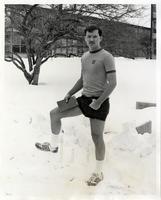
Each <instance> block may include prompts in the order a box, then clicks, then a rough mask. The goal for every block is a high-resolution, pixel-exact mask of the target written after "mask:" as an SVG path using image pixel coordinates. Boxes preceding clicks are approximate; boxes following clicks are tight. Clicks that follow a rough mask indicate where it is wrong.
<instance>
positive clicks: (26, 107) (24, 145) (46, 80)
mask: <svg viewBox="0 0 161 200" xmlns="http://www.w3.org/2000/svg"><path fill="white" fill-rule="evenodd" d="M25 62H26V60H25ZM116 69H117V79H118V84H117V88H116V89H115V91H114V92H113V94H112V95H111V108H110V114H109V116H108V118H107V120H106V125H105V134H104V139H105V143H106V159H105V166H104V181H103V182H101V183H100V184H99V185H98V186H97V187H88V186H87V185H86V183H85V180H86V179H87V178H89V176H90V174H91V172H92V170H93V168H94V165H95V157H94V145H93V142H92V139H91V136H90V127H89V120H88V119H87V118H85V117H83V116H78V117H72V118H66V119H63V120H62V122H63V123H62V130H63V132H64V133H63V132H62V133H61V136H60V151H59V153H58V154H52V153H47V152H41V151H39V150H37V149H36V148H35V142H44V141H50V134H51V130H50V121H49V112H50V110H51V109H53V108H54V107H55V106H56V101H58V100H60V99H62V98H63V97H64V96H65V94H66V93H67V91H68V90H69V89H71V87H72V86H73V85H74V83H75V82H76V81H77V79H78V78H79V75H80V70H81V69H80V58H55V59H54V58H53V59H51V60H49V61H48V62H47V63H45V64H44V65H43V66H42V68H41V74H40V84H39V86H33V85H28V83H27V82H26V80H25V79H24V77H23V75H22V73H21V72H20V71H19V70H18V69H16V67H15V66H13V64H12V63H5V66H4V69H3V76H1V81H2V83H3V84H2V85H3V87H2V86H1V92H2V94H3V98H1V101H2V103H1V113H3V115H1V116H0V117H1V122H2V126H1V129H0V131H1V134H0V137H1V138H0V152H1V160H0V161H1V170H0V199H1V200H6V199H14V200H21V199H23V200H30V199H31V200H51V199H52V200H68V199H69V200H77V199H83V200H86V199H88V200H90V199H92V200H93V199H109V200H115V199H116V200H117V199H128V200H131V199H144V198H146V199H157V197H158V196H157V195H158V189H159V183H158V182H157V181H156V180H157V176H158V172H157V164H158V163H157V157H158V156H157V155H158V154H157V145H159V142H158V140H157V138H158V135H157V134H158V132H159V130H158V129H157V121H158V120H157V107H149V108H145V109H142V110H136V102H137V101H145V102H152V103H156V102H157V94H156V71H157V67H156V61H155V60H145V59H136V60H131V59H126V58H116ZM79 95H80V93H78V94H77V95H76V96H79ZM149 120H151V121H152V133H151V134H149V133H145V134H143V135H141V134H138V133H137V131H136V126H139V125H141V124H143V123H145V122H147V121H149Z"/></svg>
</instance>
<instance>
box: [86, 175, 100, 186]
mask: <svg viewBox="0 0 161 200" xmlns="http://www.w3.org/2000/svg"><path fill="white" fill-rule="evenodd" d="M102 180H103V173H102V172H101V173H100V174H97V173H93V174H92V176H91V177H90V178H89V180H88V181H87V185H88V186H96V185H97V184H98V183H99V182H100V181H102Z"/></svg>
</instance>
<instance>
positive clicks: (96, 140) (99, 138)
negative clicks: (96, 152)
mask: <svg viewBox="0 0 161 200" xmlns="http://www.w3.org/2000/svg"><path fill="white" fill-rule="evenodd" d="M92 139H93V142H94V143H95V144H96V145H97V144H99V143H100V142H102V141H103V137H102V135H100V134H97V133H92Z"/></svg>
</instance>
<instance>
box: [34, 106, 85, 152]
mask: <svg viewBox="0 0 161 200" xmlns="http://www.w3.org/2000/svg"><path fill="white" fill-rule="evenodd" d="M81 114H82V112H81V110H80V109H79V107H75V108H72V109H70V110H67V111H64V112H60V110H59V108H55V109H53V110H51V111H50V120H51V131H52V133H53V134H51V143H48V142H45V143H39V142H37V143H36V144H35V146H36V147H37V148H38V149H40V150H43V151H52V152H54V153H57V152H58V146H59V133H60V130H61V119H62V118H65V117H74V116H78V115H81Z"/></svg>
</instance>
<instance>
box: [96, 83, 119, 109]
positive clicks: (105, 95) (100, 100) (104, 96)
mask: <svg viewBox="0 0 161 200" xmlns="http://www.w3.org/2000/svg"><path fill="white" fill-rule="evenodd" d="M115 87H116V84H107V86H106V88H105V90H104V92H103V93H102V95H101V96H100V97H99V98H98V99H97V102H98V104H100V105H101V104H102V103H103V102H104V101H105V100H106V99H107V98H108V97H109V96H110V94H111V93H112V91H113V90H114V89H115Z"/></svg>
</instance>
